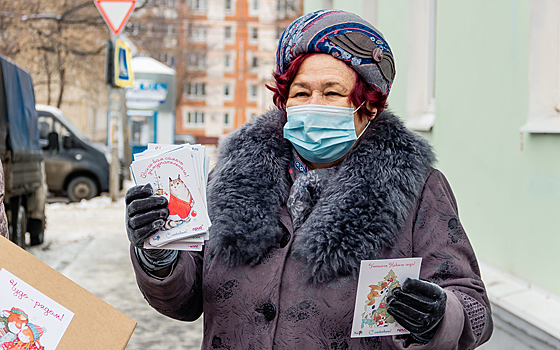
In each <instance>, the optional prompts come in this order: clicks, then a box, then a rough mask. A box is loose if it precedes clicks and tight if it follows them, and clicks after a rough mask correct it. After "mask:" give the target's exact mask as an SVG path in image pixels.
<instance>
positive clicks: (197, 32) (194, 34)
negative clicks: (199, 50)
mask: <svg viewBox="0 0 560 350" xmlns="http://www.w3.org/2000/svg"><path fill="white" fill-rule="evenodd" d="M207 39H208V27H207V26H205V25H193V26H192V28H191V40H192V42H195V43H205V42H206V40H207Z"/></svg>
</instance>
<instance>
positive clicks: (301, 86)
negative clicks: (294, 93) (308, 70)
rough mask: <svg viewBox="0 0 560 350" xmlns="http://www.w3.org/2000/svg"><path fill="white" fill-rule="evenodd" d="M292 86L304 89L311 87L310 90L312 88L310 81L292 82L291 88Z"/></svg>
mask: <svg viewBox="0 0 560 350" xmlns="http://www.w3.org/2000/svg"><path fill="white" fill-rule="evenodd" d="M291 87H300V88H303V89H309V90H311V86H310V85H309V84H308V83H306V82H297V83H292V85H291V86H290V88H291Z"/></svg>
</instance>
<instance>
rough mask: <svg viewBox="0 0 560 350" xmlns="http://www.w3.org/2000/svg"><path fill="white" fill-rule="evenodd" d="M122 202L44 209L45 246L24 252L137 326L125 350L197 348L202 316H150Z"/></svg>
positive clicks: (106, 200) (103, 200)
mask: <svg viewBox="0 0 560 350" xmlns="http://www.w3.org/2000/svg"><path fill="white" fill-rule="evenodd" d="M124 208H125V205H124V200H123V199H121V200H120V201H119V202H117V203H111V201H110V199H109V198H108V197H98V198H94V199H92V200H90V201H83V202H82V203H72V204H65V203H51V204H48V205H47V209H46V211H47V213H46V214H47V229H46V232H45V243H44V244H43V245H42V246H39V247H32V248H30V249H29V252H30V253H31V254H33V255H35V256H36V257H37V258H39V259H41V260H42V261H44V262H45V263H47V264H49V265H50V266H51V267H53V268H55V269H56V270H57V271H59V272H61V273H62V274H64V275H65V276H66V277H68V278H70V279H71V280H72V281H74V282H76V283H77V284H79V285H80V286H82V287H83V288H85V289H86V290H88V291H89V292H91V293H93V294H95V295H96V296H97V297H99V298H101V299H102V300H104V301H105V302H107V303H108V304H110V305H111V306H113V307H115V308H116V309H118V310H119V311H121V312H123V313H124V314H126V315H127V316H129V317H131V318H132V319H134V320H135V321H136V322H138V325H137V327H136V330H135V331H134V334H133V335H132V338H131V339H130V342H129V344H128V346H127V347H126V349H128V350H145V349H150V350H174V349H177V350H179V349H181V350H191V349H200V345H201V342H202V317H200V319H198V320H197V321H195V322H192V323H187V322H180V321H175V320H172V319H170V318H167V317H165V316H162V315H160V314H159V313H157V312H156V311H154V310H153V309H152V308H151V307H150V306H149V305H148V304H147V302H146V301H145V300H144V298H143V296H142V295H141V293H140V291H139V290H138V287H137V286H136V280H135V277H134V272H133V270H132V264H131V262H130V258H129V253H128V240H127V237H126V233H125V224H124Z"/></svg>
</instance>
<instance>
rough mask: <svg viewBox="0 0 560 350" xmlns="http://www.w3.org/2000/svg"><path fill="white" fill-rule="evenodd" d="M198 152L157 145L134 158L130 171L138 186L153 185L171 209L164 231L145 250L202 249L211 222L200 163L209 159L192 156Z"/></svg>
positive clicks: (190, 146)
mask: <svg viewBox="0 0 560 350" xmlns="http://www.w3.org/2000/svg"><path fill="white" fill-rule="evenodd" d="M196 151H199V148H196ZM196 151H195V150H194V148H193V146H192V145H183V146H176V145H175V146H163V147H162V146H158V147H156V149H150V150H148V151H146V152H145V153H144V154H140V155H137V156H136V157H135V160H134V162H133V163H132V165H131V167H130V168H131V171H132V174H133V177H134V180H135V182H136V184H137V185H144V184H147V183H150V184H152V187H153V188H154V190H155V191H156V193H157V194H159V195H162V196H165V197H166V198H167V200H168V208H169V216H168V218H167V220H166V221H165V223H164V225H163V226H162V228H161V229H160V230H159V231H158V232H156V233H155V234H154V235H152V236H151V237H149V238H148V239H147V240H146V241H145V243H144V246H145V247H146V248H160V249H184V250H201V249H202V245H201V244H203V243H204V240H205V238H206V235H207V232H208V228H209V227H210V225H211V223H210V218H209V217H208V212H207V210H206V203H205V200H204V199H205V197H206V196H205V195H204V196H203V192H204V191H205V190H206V188H205V183H206V176H204V169H205V164H203V163H202V162H201V161H200V159H206V158H205V157H204V154H203V155H202V157H201V156H200V155H198V154H193V153H194V152H196ZM203 151H204V149H203V148H202V149H201V152H203ZM172 242H173V245H170V246H166V245H168V244H170V243H172Z"/></svg>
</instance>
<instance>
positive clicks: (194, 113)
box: [183, 107, 207, 129]
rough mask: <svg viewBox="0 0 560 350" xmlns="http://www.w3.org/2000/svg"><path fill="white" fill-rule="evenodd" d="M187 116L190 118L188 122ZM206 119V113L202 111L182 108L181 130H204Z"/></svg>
mask: <svg viewBox="0 0 560 350" xmlns="http://www.w3.org/2000/svg"><path fill="white" fill-rule="evenodd" d="M189 114H190V117H191V121H190V122H189ZM193 117H194V119H193ZM206 117H207V116H206V112H205V111H204V110H196V109H190V108H185V107H183V129H204V128H205V125H206ZM194 120H196V122H194Z"/></svg>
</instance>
